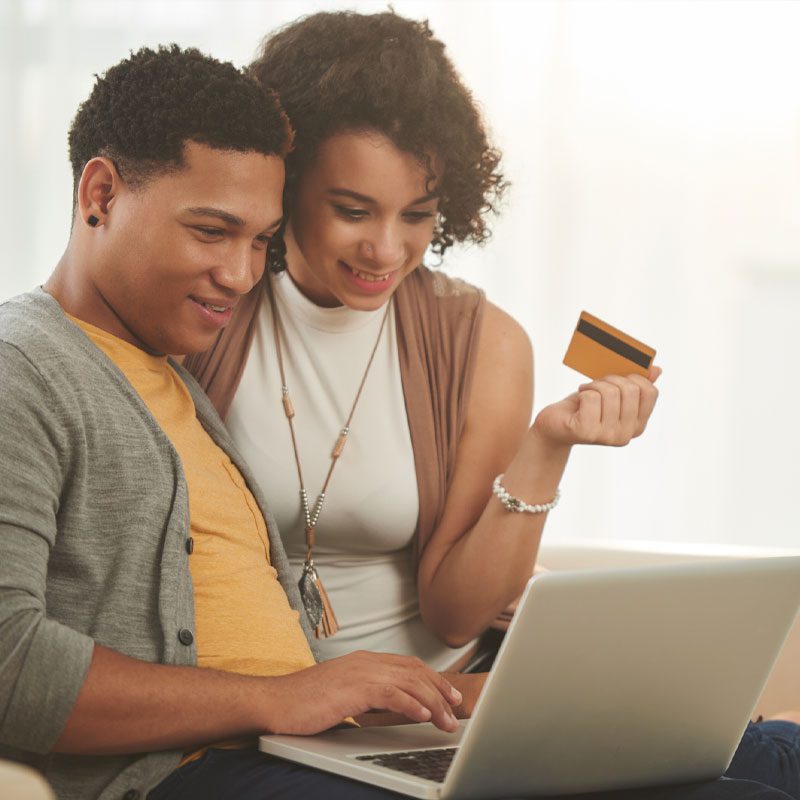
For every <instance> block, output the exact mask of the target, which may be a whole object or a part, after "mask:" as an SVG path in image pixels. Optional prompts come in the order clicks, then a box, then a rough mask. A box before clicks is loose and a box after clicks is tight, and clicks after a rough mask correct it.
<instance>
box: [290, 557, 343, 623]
mask: <svg viewBox="0 0 800 800" xmlns="http://www.w3.org/2000/svg"><path fill="white" fill-rule="evenodd" d="M298 586H299V588H300V599H301V600H302V601H303V607H304V608H305V610H306V615H307V616H308V620H309V622H310V623H311V626H312V627H313V628H314V636H316V638H317V639H321V638H323V637H324V638H326V639H327V638H328V637H329V636H333V635H334V634H335V633H336V632H337V631H338V630H339V623H338V621H337V620H336V615H335V614H334V613H333V608H332V606H331V601H330V599H329V598H328V593H327V592H326V591H325V587H324V586H323V585H322V581H321V580H320V578H319V574H318V573H317V569H316V567H315V566H314V562H313V561H311V560H307V561H306V562H305V563H304V564H303V574H302V575H301V576H300V581H299V583H298Z"/></svg>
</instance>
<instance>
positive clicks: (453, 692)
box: [450, 686, 464, 705]
mask: <svg viewBox="0 0 800 800" xmlns="http://www.w3.org/2000/svg"><path fill="white" fill-rule="evenodd" d="M450 699H451V700H452V701H453V702H454V703H455V704H456V705H458V704H459V703H460V702H461V701H462V700H463V699H464V697H463V696H462V694H461V692H459V691H458V689H456V687H455V686H451V687H450Z"/></svg>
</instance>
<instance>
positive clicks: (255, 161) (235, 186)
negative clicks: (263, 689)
mask: <svg viewBox="0 0 800 800" xmlns="http://www.w3.org/2000/svg"><path fill="white" fill-rule="evenodd" d="M184 157H185V163H186V166H185V168H184V169H180V170H178V171H174V172H168V173H166V174H164V175H162V176H160V177H156V178H152V179H151V180H149V181H148V182H147V183H146V184H145V185H144V186H143V187H140V188H139V189H136V190H133V189H131V188H130V187H128V186H127V185H126V184H125V183H124V181H123V183H122V185H121V188H120V191H118V192H117V193H116V194H115V195H114V197H113V198H112V199H111V200H110V201H109V203H108V213H107V216H106V218H105V220H104V223H103V226H102V228H101V229H98V230H97V233H99V234H101V235H102V236H103V241H102V251H101V257H100V258H99V259H97V261H96V266H94V267H93V268H92V271H91V274H90V276H89V278H90V280H91V281H92V283H93V284H94V286H93V288H94V290H95V291H96V292H97V293H98V295H99V299H100V300H101V303H100V304H99V305H100V306H101V307H102V306H105V308H106V310H107V311H108V312H110V313H104V312H103V320H102V322H101V323H100V326H101V327H103V328H105V329H106V330H109V331H110V332H111V333H113V334H115V335H117V336H119V337H120V338H122V339H125V340H126V341H129V342H131V343H132V344H135V345H137V346H138V347H142V348H143V349H146V350H148V351H150V352H154V353H170V354H174V355H183V354H187V353H194V352H200V351H202V350H205V349H207V348H208V347H210V346H211V344H212V343H213V342H214V339H215V337H216V335H217V334H218V333H219V331H220V329H221V328H222V327H224V326H225V325H226V324H227V323H228V321H229V320H230V317H231V314H232V310H233V307H234V306H235V305H236V303H237V302H238V300H239V298H240V296H241V295H243V294H245V293H247V292H248V291H249V290H250V289H251V288H252V287H253V286H254V285H255V284H256V282H257V281H258V280H259V278H260V277H261V275H262V273H263V271H264V266H265V258H266V248H267V243H268V241H269V237H270V236H271V234H272V233H274V232H275V229H276V227H277V226H278V224H279V222H280V218H281V214H282V207H281V202H282V200H281V198H282V192H283V181H284V167H283V160H282V159H281V158H280V157H278V156H265V155H262V154H260V153H239V152H235V151H227V150H216V149H214V148H211V147H208V146H207V145H203V144H198V143H196V142H187V143H186V146H185V151H184ZM88 321H90V322H91V321H92V320H88ZM112 328H114V329H112Z"/></svg>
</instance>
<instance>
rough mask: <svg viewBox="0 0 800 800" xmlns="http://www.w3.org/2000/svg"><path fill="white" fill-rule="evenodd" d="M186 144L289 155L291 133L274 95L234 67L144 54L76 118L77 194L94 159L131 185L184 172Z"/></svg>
mask: <svg viewBox="0 0 800 800" xmlns="http://www.w3.org/2000/svg"><path fill="white" fill-rule="evenodd" d="M187 140H191V141H195V142H200V143H202V144H207V145H209V146H210V147H214V148H217V149H220V150H237V151H240V152H251V151H252V152H257V153H263V154H264V155H279V156H285V155H286V153H287V151H288V150H289V148H290V147H291V141H292V131H291V126H290V125H289V121H288V119H287V117H286V114H285V113H284V111H283V109H282V108H281V106H280V103H279V102H278V99H277V97H276V95H275V94H274V92H272V91H270V90H267V89H265V87H264V86H263V84H261V83H259V82H258V81H256V80H255V79H253V77H252V76H250V75H248V74H245V73H244V72H243V71H242V70H240V69H237V68H236V67H234V65H233V64H231V63H229V62H222V61H218V60H217V59H215V58H211V57H210V56H206V55H203V54H202V53H201V52H200V51H199V50H195V49H194V48H189V49H182V48H180V47H178V45H175V44H173V45H170V46H168V47H159V48H158V49H157V50H152V49H150V48H146V47H144V48H142V49H140V50H138V51H136V52H135V53H132V54H131V55H130V57H129V58H126V59H125V60H124V61H121V62H119V63H118V64H115V65H114V66H113V67H111V68H110V69H109V70H108V71H107V72H106V73H105V74H104V75H102V76H99V77H98V78H97V81H96V83H95V85H94V88H93V89H92V93H91V94H90V95H89V98H88V99H87V100H86V101H85V102H84V103H82V104H81V106H80V108H79V109H78V113H77V114H76V115H75V119H74V120H73V122H72V127H71V128H70V131H69V156H70V161H71V162H72V174H73V180H74V183H75V187H76V188H77V185H78V182H79V181H80V177H81V173H82V172H83V168H84V167H85V166H86V164H87V162H88V161H90V160H91V159H92V158H94V157H95V156H105V157H106V158H110V159H111V160H112V161H113V162H114V164H115V166H116V167H117V169H118V171H119V173H120V175H122V176H123V177H124V178H125V180H126V181H128V182H129V183H130V184H131V185H133V186H139V185H141V184H143V183H144V182H146V181H147V180H148V179H149V178H150V177H152V176H153V175H154V174H156V173H158V172H163V171H165V170H175V169H180V168H181V167H182V166H183V163H184V162H183V146H184V143H185V142H186V141H187Z"/></svg>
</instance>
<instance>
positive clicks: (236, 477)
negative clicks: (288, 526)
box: [70, 317, 315, 676]
mask: <svg viewBox="0 0 800 800" xmlns="http://www.w3.org/2000/svg"><path fill="white" fill-rule="evenodd" d="M70 319H72V321H73V322H75V324H77V325H78V326H79V327H80V328H81V329H82V330H83V331H84V333H86V335H87V336H88V337H89V338H90V339H91V340H92V342H94V344H95V345H97V347H99V348H100V349H101V350H102V351H103V352H104V353H105V354H106V355H107V356H108V357H109V358H110V359H111V360H112V361H113V362H114V363H115V364H116V365H117V367H119V369H120V370H121V371H122V373H123V374H124V375H125V377H126V378H127V379H128V381H129V382H130V384H131V385H132V386H133V388H134V389H135V390H136V392H137V393H138V394H139V396H140V397H141V398H142V400H143V401H144V403H145V405H146V406H147V407H148V409H149V410H150V413H151V414H152V415H153V416H154V417H155V419H156V421H157V422H158V424H159V425H160V426H161V429H162V430H163V431H164V433H165V434H166V435H167V437H168V438H169V440H170V441H171V442H172V445H173V446H174V447H175V449H176V450H177V451H178V455H179V456H180V459H181V464H182V466H183V471H184V474H185V476H186V483H187V486H188V491H189V526H190V532H191V537H192V544H193V547H192V553H191V555H190V556H189V570H190V572H191V575H192V584H193V586H194V609H195V642H196V647H197V664H198V666H199V667H213V668H214V669H220V670H225V671H227V672H236V673H240V674H242V675H260V676H275V675H286V674H288V673H291V672H296V671H298V670H301V669H305V668H306V667H309V666H312V665H313V664H314V663H315V662H314V656H313V654H312V653H311V648H310V647H309V645H308V642H307V640H306V637H305V634H304V633H303V629H302V628H301V627H300V622H299V615H298V612H297V611H295V610H293V609H292V608H291V606H290V605H289V601H288V599H287V597H286V593H285V592H284V591H283V587H282V586H281V585H280V582H279V581H278V575H277V572H276V570H275V568H274V567H273V566H272V565H271V564H270V561H269V539H268V536H267V527H266V524H265V522H264V517H263V515H262V514H261V511H260V510H259V508H258V504H257V503H256V500H255V498H254V497H253V495H252V493H251V492H250V490H249V489H248V488H247V485H246V484H245V482H244V479H243V478H242V476H241V473H240V472H239V470H238V469H236V467H235V465H234V464H233V462H232V461H231V460H230V458H229V457H228V455H227V454H226V453H225V452H224V451H223V450H222V449H221V448H219V447H218V446H217V445H216V444H215V443H214V440H213V439H212V438H211V436H210V435H209V434H208V433H207V432H206V431H205V429H204V428H203V426H202V425H201V424H200V421H199V420H198V419H197V414H196V411H195V407H194V402H193V400H192V397H191V395H190V394H189V390H188V389H187V387H186V385H185V384H184V382H183V381H182V380H181V378H180V376H179V375H178V374H177V372H175V370H174V369H173V368H172V367H171V366H170V365H169V363H168V361H167V357H166V356H153V355H149V354H148V353H146V352H144V351H143V350H141V349H139V348H138V347H136V346H134V345H132V344H129V343H128V342H125V341H123V340H122V339H120V338H118V337H116V336H114V335H112V334H110V333H108V332H106V331H104V330H101V329H100V328H96V327H95V326H93V325H90V324H89V323H87V322H84V321H83V320H79V319H76V318H74V317H70Z"/></svg>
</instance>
